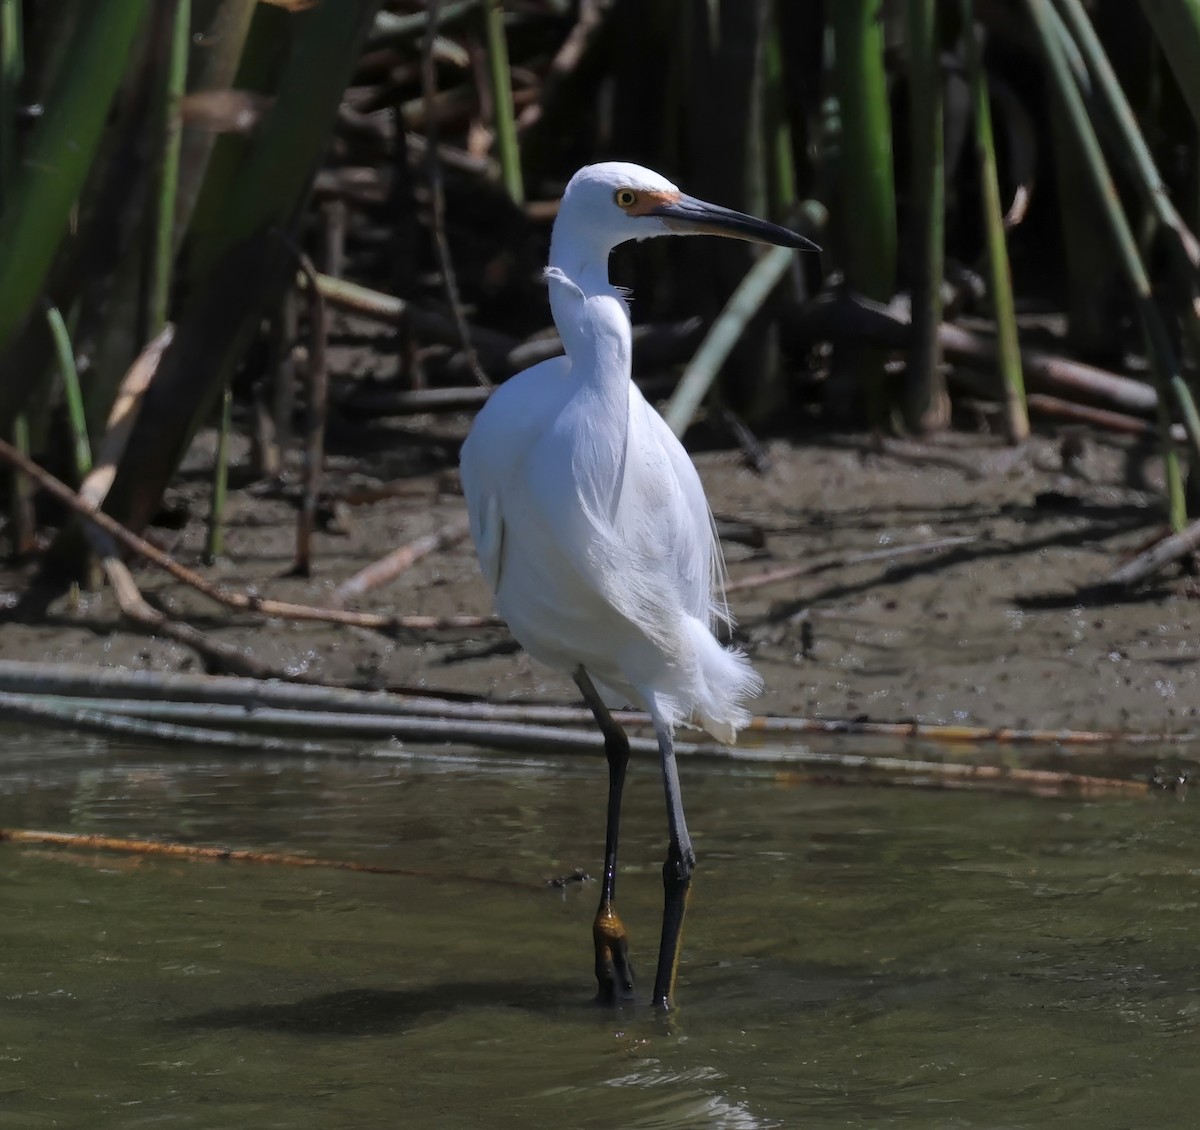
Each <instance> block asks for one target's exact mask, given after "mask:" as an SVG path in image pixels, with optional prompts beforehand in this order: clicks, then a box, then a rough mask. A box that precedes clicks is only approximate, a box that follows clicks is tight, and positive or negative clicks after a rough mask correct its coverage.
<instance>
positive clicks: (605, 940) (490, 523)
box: [461, 162, 812, 1006]
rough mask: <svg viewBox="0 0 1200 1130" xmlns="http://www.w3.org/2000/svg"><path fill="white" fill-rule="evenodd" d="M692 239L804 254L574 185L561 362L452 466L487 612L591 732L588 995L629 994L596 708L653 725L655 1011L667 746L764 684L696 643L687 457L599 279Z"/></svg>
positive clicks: (564, 248)
mask: <svg viewBox="0 0 1200 1130" xmlns="http://www.w3.org/2000/svg"><path fill="white" fill-rule="evenodd" d="M693 232H708V233H712V234H725V235H735V236H738V237H741V238H746V239H754V240H759V241H763V242H771V243H781V244H784V245H785V246H792V247H802V246H812V245H811V244H809V243H808V241H807V240H805V239H804V238H803V237H802V236H798V235H796V234H795V233H794V232H790V231H788V230H787V229H784V228H779V227H776V226H775V225H773V224H768V223H765V222H764V221H761V220H755V219H753V218H752V217H749V216H745V215H742V214H741V213H737V212H731V211H729V210H728V209H724V208H719V207H716V206H715V205H709V204H705V203H703V202H702V201H698V200H694V199H692V198H691V197H687V196H684V195H683V194H682V193H681V192H680V191H679V189H677V188H676V187H675V186H674V185H673V184H671V182H670V181H667V180H665V179H664V178H663V177H661V176H659V175H658V174H657V173H653V172H651V171H650V170H649V169H643V168H641V167H640V166H638V165H629V164H622V163H617V162H610V163H607V164H601V165H591V166H588V167H586V168H584V169H581V170H580V171H579V172H578V173H576V175H575V176H574V177H573V178H572V180H571V182H570V184H569V185H568V186H567V189H566V192H565V193H564V195H563V199H562V204H561V207H560V210H559V214H558V218H557V220H556V221H555V225H554V232H553V236H552V239H551V246H550V265H549V267H548V268H547V270H546V280H547V284H548V287H549V293H550V306H551V310H552V311H553V314H554V321H555V324H556V325H557V326H558V330H559V333H560V334H561V336H562V340H563V344H564V346H565V347H566V356H565V357H556V358H554V359H553V360H550V361H544V362H543V363H541V364H540V365H535V366H534V367H533V368H530V369H527V370H525V371H524V372H523V373H520V374H518V375H517V376H515V377H512V378H511V379H509V380H508V381H506V382H505V383H504V384H503V385H501V386H500V387H499V388H498V389H497V390H496V391H495V392H494V393H493V394H492V396H491V398H490V399H489V400H488V402H487V404H486V405H485V406H484V408H483V409H482V410H481V411H480V413H479V415H478V417H477V418H476V421H475V424H474V427H473V428H472V430H471V433H470V435H469V436H468V437H467V440H466V442H465V443H464V444H463V448H462V460H461V469H462V483H463V491H464V493H465V495H466V500H467V509H468V512H469V514H470V521H471V535H472V537H473V539H474V542H475V547H476V551H477V552H478V555H479V563H480V567H481V568H482V571H483V575H484V577H485V579H486V580H487V582H488V584H489V585H490V586H491V589H492V591H493V593H494V595H495V604H496V609H497V611H498V612H499V613H500V615H501V616H503V617H504V619H505V620H506V621H507V622H508V625H509V627H510V628H511V630H512V633H513V635H514V636H515V637H516V638H517V640H518V641H520V643H521V644H522V645H523V646H524V647H525V649H526V650H527V651H528V652H529V654H530V655H532V656H533V657H534V658H535V659H538V660H540V661H541V662H543V663H545V664H547V665H549V666H551V667H554V668H557V669H558V670H560V671H564V672H566V673H568V674H571V675H572V676H573V677H574V678H575V679H576V682H578V683H579V685H580V688H581V690H582V691H583V693H584V695H585V697H586V698H587V700H588V702H589V705H591V706H592V709H593V711H594V712H595V713H596V716H597V720H598V721H599V723H600V725H601V729H602V730H603V732H604V734H605V746H606V752H607V755H608V760H609V770H610V777H609V782H610V791H609V824H608V837H607V843H606V851H605V882H604V889H603V891H602V893H601V902H600V911H599V912H598V914H597V919H596V926H595V928H594V930H595V937H596V968H597V977H598V978H599V979H600V983H601V996H602V997H603V998H605V999H613V998H617V997H620V996H622V995H627V994H628V992H629V991H630V990H631V989H632V972H631V970H630V969H629V968H628V961H627V957H626V955H625V933H624V927H623V926H622V925H621V924H620V920H619V919H618V918H617V917H616V915H615V912H614V911H613V909H612V897H613V890H614V884H615V873H616V840H617V822H618V817H619V812H620V797H621V787H622V784H623V781H624V772H625V762H626V760H627V758H628V743H627V741H626V739H625V738H624V735H623V733H622V732H621V730H620V727H618V726H617V725H616V723H615V722H614V721H613V719H612V718H611V716H609V715H608V713H607V710H606V709H605V706H609V707H612V706H623V705H626V704H632V705H635V706H640V707H642V708H644V709H646V710H647V711H649V713H650V715H651V717H652V718H653V720H654V724H655V730H656V732H657V734H658V739H659V748H660V750H661V752H662V760H663V778H664V784H665V787H666V792H667V803H668V816H669V822H670V828H671V848H670V855H669V857H668V863H667V866H666V868H664V883H665V884H666V888H667V904H666V909H665V910H664V930H663V941H662V945H661V948H660V953H659V966H658V976H657V979H656V983H655V990H654V998H655V1001H656V1003H658V1004H660V1005H663V1006H666V1004H667V1000H668V996H669V993H670V992H671V986H672V984H673V981H674V974H675V968H676V965H677V960H678V949H679V930H680V927H681V925H682V920H683V906H684V904H685V902H686V893H687V889H688V884H689V882H690V877H691V871H692V866H693V864H694V860H695V856H694V854H693V853H692V848H691V843H690V840H689V839H688V835H687V828H686V825H685V822H684V817H683V805H682V800H681V798H680V795H679V781H678V775H677V771H676V767H675V757H674V749H673V744H672V734H673V731H674V728H675V726H676V725H678V724H679V723H681V722H685V721H689V720H693V721H695V722H696V723H697V724H699V725H700V726H702V727H703V728H704V729H706V730H707V731H708V732H709V733H711V734H712V735H713V736H714V737H716V738H718V739H719V740H721V741H725V742H732V741H733V740H734V739H735V737H736V734H737V730H738V728H739V727H741V726H744V725H745V724H746V722H747V720H748V717H749V715H748V713H747V711H746V708H745V702H746V700H747V699H748V698H749V697H751V696H752V695H754V694H756V693H758V691H759V690H760V689H761V686H762V683H761V680H760V679H759V677H758V675H757V674H756V673H755V671H754V669H753V668H752V667H751V666H750V662H749V660H748V659H747V658H746V656H745V655H743V654H742V653H741V652H739V651H737V650H735V649H732V648H728V647H724V646H722V645H721V643H720V642H718V640H717V638H716V636H715V635H714V634H713V629H714V628H717V627H718V626H719V624H720V623H721V622H723V621H724V622H728V620H729V613H728V609H727V606H726V604H725V599H724V563H723V561H722V558H721V551H720V547H719V545H718V542H717V537H716V531H715V528H714V526H713V520H712V514H711V513H710V511H709V508H708V502H707V500H706V499H705V496H704V489H703V487H702V486H701V484H700V478H699V476H698V475H697V474H696V468H695V467H694V466H693V465H692V461H691V460H690V459H689V458H688V455H687V452H686V451H685V450H684V448H683V446H682V444H680V442H679V440H678V439H676V437H675V436H674V434H673V433H672V432H671V430H670V428H668V427H667V425H666V423H665V422H664V421H663V419H662V417H661V416H660V415H659V414H658V413H657V412H656V411H655V410H654V409H653V408H652V407H651V406H650V405H649V404H647V403H646V400H645V398H644V397H643V396H642V394H641V392H640V391H639V390H638V388H637V386H636V385H634V384H633V381H632V380H631V348H632V338H631V329H630V321H629V310H628V308H627V306H626V304H625V300H624V298H623V296H622V294H621V292H620V291H618V290H617V289H616V288H615V287H613V286H612V284H611V283H610V282H609V280H608V256H609V252H610V251H611V250H612V249H613V248H614V247H615V246H617V245H618V244H620V243H623V242H625V241H626V240H630V239H643V238H646V237H647V236H656V235H669V234H684V233H693ZM597 692H598V697H597ZM600 700H603V701H600Z"/></svg>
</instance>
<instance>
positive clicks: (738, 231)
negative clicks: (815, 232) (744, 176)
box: [645, 195, 821, 251]
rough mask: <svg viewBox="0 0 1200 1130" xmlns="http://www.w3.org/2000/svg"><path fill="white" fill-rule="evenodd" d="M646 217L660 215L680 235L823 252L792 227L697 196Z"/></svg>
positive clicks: (664, 204)
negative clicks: (747, 241) (745, 241)
mask: <svg viewBox="0 0 1200 1130" xmlns="http://www.w3.org/2000/svg"><path fill="white" fill-rule="evenodd" d="M645 214H646V215H648V216H658V217H659V218H660V219H661V220H662V221H663V223H665V224H666V225H667V227H668V228H670V229H671V231H673V232H676V233H677V234H679V235H724V236H730V237H732V238H733V239H745V240H749V241H750V242H751V243H771V244H774V245H776V246H777V247H795V248H797V249H798V250H801V251H820V250H821V249H820V248H819V247H818V246H817V245H816V244H815V243H813V241H812V240H811V239H806V238H805V237H804V236H802V235H801V234H800V233H799V232H794V231H792V230H791V229H790V228H784V227H780V226H779V225H778V224H772V223H770V222H769V221H767V220H759V219H756V218H755V217H754V216H747V215H746V213H745V212H735V211H734V210H733V209H732V208H722V207H721V206H720V205H719V204H708V203H706V202H705V201H703V200H697V199H696V198H695V197H694V196H682V195H681V196H680V197H679V199H678V200H664V201H663V202H662V203H660V204H656V205H655V206H654V207H653V208H649V209H647V211H646V213H645Z"/></svg>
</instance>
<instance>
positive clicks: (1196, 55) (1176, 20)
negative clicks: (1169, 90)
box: [1141, 0, 1200, 125]
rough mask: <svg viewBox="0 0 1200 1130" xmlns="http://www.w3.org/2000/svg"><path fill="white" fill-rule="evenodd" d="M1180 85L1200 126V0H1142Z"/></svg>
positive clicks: (1193, 116) (1148, 18)
mask: <svg viewBox="0 0 1200 1130" xmlns="http://www.w3.org/2000/svg"><path fill="white" fill-rule="evenodd" d="M1141 3H1142V12H1143V13H1144V14H1145V16H1146V19H1147V20H1148V21H1149V22H1150V26H1151V27H1152V28H1153V29H1154V34H1155V37H1156V38H1157V39H1158V44H1159V46H1160V47H1161V48H1162V51H1163V54H1164V55H1165V56H1166V57H1167V63H1168V64H1169V65H1170V67H1171V73H1172V74H1174V76H1175V81H1176V82H1177V83H1178V84H1179V89H1180V91H1181V92H1182V94H1183V97H1184V101H1186V102H1187V104H1188V109H1189V110H1191V112H1192V120H1193V121H1195V122H1196V123H1197V125H1200V0H1141Z"/></svg>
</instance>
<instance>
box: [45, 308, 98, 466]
mask: <svg viewBox="0 0 1200 1130" xmlns="http://www.w3.org/2000/svg"><path fill="white" fill-rule="evenodd" d="M46 324H47V325H48V326H49V327H50V337H51V338H52V339H53V341H54V355H55V357H56V358H57V359H58V371H59V374H60V375H61V376H62V382H63V399H64V400H65V401H66V405H67V420H68V421H69V422H70V425H71V452H72V455H73V456H74V460H75V474H76V476H77V477H78V478H79V480H80V481H82V480H83V478H84V476H85V475H87V473H88V472H89V471H90V470H91V469H92V446H91V443H90V442H89V440H88V427H87V412H86V411H85V410H84V406H83V392H82V391H81V390H80V387H79V370H78V369H77V368H76V367H75V347H74V346H73V345H72V344H71V334H70V331H69V330H68V329H67V323H66V322H65V321H63V316H62V314H61V313H60V312H59V309H58V307H57V306H51V307H50V308H49V309H48V310H47V311H46Z"/></svg>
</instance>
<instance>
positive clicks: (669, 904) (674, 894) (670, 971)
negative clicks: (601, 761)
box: [653, 725, 696, 1010]
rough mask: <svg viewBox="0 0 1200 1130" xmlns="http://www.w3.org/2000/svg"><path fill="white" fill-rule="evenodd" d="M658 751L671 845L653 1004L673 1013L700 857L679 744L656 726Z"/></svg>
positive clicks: (663, 728) (661, 727)
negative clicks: (690, 826)
mask: <svg viewBox="0 0 1200 1130" xmlns="http://www.w3.org/2000/svg"><path fill="white" fill-rule="evenodd" d="M655 729H656V730H657V732H658V749H659V752H660V753H661V754H662V771H663V788H664V789H665V791H666V794H667V822H668V824H669V825H670V830H671V843H670V846H669V847H668V849H667V861H666V863H664V864H663V926H662V940H661V942H659V946H658V970H657V972H656V974H655V976H654V997H653V1004H654V1006H655V1007H656V1008H661V1009H664V1010H666V1009H669V1008H670V1007H671V1001H672V999H673V998H674V996H675V975H676V974H677V973H678V972H679V954H680V950H681V948H682V945H683V916H684V914H685V913H686V912H687V904H688V894H689V892H690V891H691V887H692V872H693V871H694V870H695V867H696V853H695V852H694V851H693V850H692V840H691V837H690V836H689V835H688V830H687V821H686V820H685V819H684V816H683V796H682V794H681V793H680V791H679V769H678V767H677V766H676V764H675V744H674V742H673V740H672V738H671V734H670V732H669V731H668V730H667V729H666V727H664V726H661V725H656V726H655Z"/></svg>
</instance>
